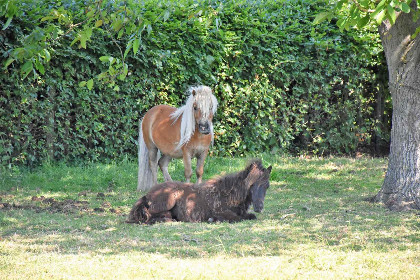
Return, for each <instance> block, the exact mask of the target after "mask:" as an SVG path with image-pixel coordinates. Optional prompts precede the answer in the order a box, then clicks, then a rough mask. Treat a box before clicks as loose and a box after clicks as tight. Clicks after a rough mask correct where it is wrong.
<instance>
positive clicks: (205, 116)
mask: <svg viewBox="0 0 420 280" xmlns="http://www.w3.org/2000/svg"><path fill="white" fill-rule="evenodd" d="M189 92H190V96H189V97H188V99H187V101H186V103H185V105H184V106H182V107H180V108H178V109H177V110H176V111H175V112H174V113H172V114H171V118H172V119H173V120H174V122H175V121H176V120H177V119H178V118H179V117H181V138H180V141H179V143H178V148H179V147H181V146H182V145H184V144H186V143H187V142H188V141H189V140H190V139H191V136H192V135H193V134H194V132H195V130H196V129H197V130H198V132H199V133H202V134H206V135H207V134H211V135H212V138H213V116H214V114H215V113H216V110H217V99H216V97H215V96H214V95H213V93H212V90H211V88H209V87H207V86H195V87H191V88H190V89H189Z"/></svg>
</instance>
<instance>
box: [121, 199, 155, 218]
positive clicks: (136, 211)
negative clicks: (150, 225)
mask: <svg viewBox="0 0 420 280" xmlns="http://www.w3.org/2000/svg"><path fill="white" fill-rule="evenodd" d="M147 208H148V204H147V199H146V197H145V196H143V197H142V198H140V199H139V200H137V202H136V203H135V204H134V205H133V207H132V208H131V211H130V213H129V214H128V219H127V220H126V221H125V222H126V223H133V224H138V223H147V222H148V221H149V219H150V217H151V215H150V213H149V210H148V209H147Z"/></svg>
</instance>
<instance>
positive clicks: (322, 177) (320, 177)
mask: <svg viewBox="0 0 420 280" xmlns="http://www.w3.org/2000/svg"><path fill="white" fill-rule="evenodd" d="M305 177H306V178H311V179H315V180H331V179H332V175H331V174H320V173H317V174H308V175H307V176H305Z"/></svg>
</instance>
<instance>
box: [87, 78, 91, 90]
mask: <svg viewBox="0 0 420 280" xmlns="http://www.w3.org/2000/svg"><path fill="white" fill-rule="evenodd" d="M86 85H87V88H88V89H89V90H91V89H92V88H93V79H90V80H89V81H87V83H86Z"/></svg>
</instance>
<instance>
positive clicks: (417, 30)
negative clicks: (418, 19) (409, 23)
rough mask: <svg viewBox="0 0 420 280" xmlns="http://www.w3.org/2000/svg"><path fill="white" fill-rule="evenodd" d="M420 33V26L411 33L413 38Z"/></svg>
mask: <svg viewBox="0 0 420 280" xmlns="http://www.w3.org/2000/svg"><path fill="white" fill-rule="evenodd" d="M419 33H420V26H419V27H417V28H416V31H415V32H414V34H413V35H411V38H412V39H413V40H414V39H416V37H417V35H419Z"/></svg>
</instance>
